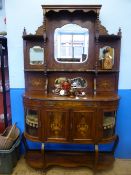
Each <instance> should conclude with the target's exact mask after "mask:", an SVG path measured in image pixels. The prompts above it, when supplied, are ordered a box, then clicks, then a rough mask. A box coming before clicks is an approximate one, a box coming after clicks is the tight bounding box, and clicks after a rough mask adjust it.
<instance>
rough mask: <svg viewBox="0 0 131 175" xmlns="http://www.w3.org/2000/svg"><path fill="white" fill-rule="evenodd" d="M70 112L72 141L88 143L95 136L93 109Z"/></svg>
mask: <svg viewBox="0 0 131 175" xmlns="http://www.w3.org/2000/svg"><path fill="white" fill-rule="evenodd" d="M71 113H72V114H71V115H72V140H73V142H80V143H82V142H83V143H86V142H87V143H88V142H92V141H93V139H94V138H95V113H96V111H95V110H93V109H85V110H74V111H73V112H71Z"/></svg>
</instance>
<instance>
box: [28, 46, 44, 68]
mask: <svg viewBox="0 0 131 175" xmlns="http://www.w3.org/2000/svg"><path fill="white" fill-rule="evenodd" d="M30 64H31V65H41V64H44V49H43V48H42V47H40V46H34V47H32V48H30Z"/></svg>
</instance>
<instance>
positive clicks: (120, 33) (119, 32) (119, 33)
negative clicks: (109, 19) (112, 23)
mask: <svg viewBox="0 0 131 175" xmlns="http://www.w3.org/2000/svg"><path fill="white" fill-rule="evenodd" d="M118 35H119V36H121V35H122V32H121V28H120V27H119V31H118Z"/></svg>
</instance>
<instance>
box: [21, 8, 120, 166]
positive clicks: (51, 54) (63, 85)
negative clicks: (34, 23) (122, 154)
mask: <svg viewBox="0 0 131 175" xmlns="http://www.w3.org/2000/svg"><path fill="white" fill-rule="evenodd" d="M42 8H43V25H42V26H40V27H39V28H38V29H37V31H36V34H34V35H33V34H27V33H26V29H24V32H23V41H24V72H25V94H24V95H23V103H24V109H25V131H24V134H23V140H24V143H25V146H26V148H27V149H26V155H25V157H26V161H27V163H28V164H29V165H30V166H32V167H34V168H43V169H45V168H47V167H50V166H52V165H61V166H65V167H77V166H87V167H90V168H93V169H103V168H107V167H110V166H111V165H113V162H114V156H113V153H114V151H115V149H116V146H117V144H118V136H117V135H115V125H116V116H117V109H118V103H119V96H118V94H117V91H118V78H119V61H120V43H121V29H119V31H118V33H117V34H116V35H114V34H113V35H109V34H108V31H107V30H106V28H105V27H104V26H102V24H101V22H100V20H99V13H100V9H101V5H43V6H42ZM27 139H28V140H31V141H34V142H40V143H41V145H42V147H41V150H32V149H30V148H29V147H28V145H27V142H26V140H27ZM112 142H113V143H114V144H113V148H112V150H111V151H110V152H102V151H99V144H107V143H112ZM46 143H64V144H65V145H66V144H87V145H88V144H92V145H93V146H94V151H86V152H84V151H73V150H72V151H62V150H60V151H55V150H54V151H53V150H52V151H47V150H46V149H44V144H46Z"/></svg>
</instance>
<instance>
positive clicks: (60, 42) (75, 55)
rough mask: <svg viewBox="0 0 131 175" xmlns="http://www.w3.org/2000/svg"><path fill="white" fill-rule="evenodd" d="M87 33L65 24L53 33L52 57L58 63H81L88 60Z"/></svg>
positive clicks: (75, 26)
mask: <svg viewBox="0 0 131 175" xmlns="http://www.w3.org/2000/svg"><path fill="white" fill-rule="evenodd" d="M88 47H89V31H88V29H86V28H82V27H80V26H79V25H77V24H66V25H64V26H63V27H61V28H57V29H56V30H55V33H54V57H55V60H56V61H57V62H59V63H83V62H85V61H87V59H88Z"/></svg>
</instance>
